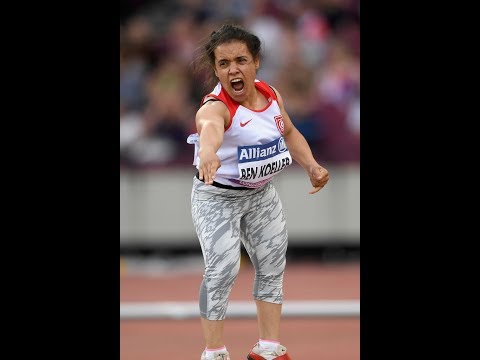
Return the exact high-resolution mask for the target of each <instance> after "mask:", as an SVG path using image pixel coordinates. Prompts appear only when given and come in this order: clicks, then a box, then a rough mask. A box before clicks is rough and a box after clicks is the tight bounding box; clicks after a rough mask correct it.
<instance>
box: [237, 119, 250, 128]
mask: <svg viewBox="0 0 480 360" xmlns="http://www.w3.org/2000/svg"><path fill="white" fill-rule="evenodd" d="M252 120H253V119H250V120H248V121H246V122H244V123H242V122H240V126H241V127H244V126H245V125H247V124H248V123H249V122H250V121H252Z"/></svg>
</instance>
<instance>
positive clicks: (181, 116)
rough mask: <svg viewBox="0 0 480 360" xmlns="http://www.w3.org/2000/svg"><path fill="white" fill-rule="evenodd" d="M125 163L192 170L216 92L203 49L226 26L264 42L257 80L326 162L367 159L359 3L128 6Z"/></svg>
mask: <svg viewBox="0 0 480 360" xmlns="http://www.w3.org/2000/svg"><path fill="white" fill-rule="evenodd" d="M120 15H121V16H120V162H121V166H123V167H136V168H145V167H159V166H160V167H161V166H175V165H182V166H185V165H191V163H192V160H193V148H192V145H189V144H187V143H186V138H187V136H188V135H189V134H190V133H193V132H195V131H196V130H195V112H196V111H197V109H198V106H199V104H200V100H201V98H202V97H203V95H205V94H206V93H207V92H208V90H210V89H206V88H205V87H204V86H203V81H202V80H203V79H201V78H200V77H199V76H196V75H194V72H193V69H192V61H193V60H194V56H195V55H196V52H197V49H198V47H199V46H200V45H201V43H202V42H203V41H205V39H206V38H207V37H208V36H209V35H210V33H211V32H212V31H213V30H214V29H215V28H216V27H218V26H219V25H220V24H222V23H224V22H225V21H229V22H235V23H237V24H241V25H243V26H244V27H245V28H246V29H248V30H251V31H252V32H254V33H255V34H256V35H257V36H258V37H259V38H260V40H261V41H262V46H263V51H262V53H261V64H260V69H259V71H258V74H257V78H258V79H261V80H264V81H266V82H268V83H270V84H271V85H273V86H274V87H276V88H277V89H278V90H279V91H280V93H281V94H282V97H283V99H284V102H285V107H286V110H287V112H288V114H289V115H290V117H291V119H292V121H293V123H294V124H295V126H296V127H297V128H298V130H299V131H300V132H301V133H302V134H303V135H304V136H305V138H306V139H307V141H308V142H309V144H310V146H311V148H312V151H313V152H314V154H315V156H316V158H317V160H318V161H319V162H320V163H325V162H327V163H330V164H332V163H334V164H340V163H346V162H359V161H360V1H359V0H308V1H307V0H178V1H169V0H168V1H167V0H160V1H159V0H157V1H147V0H124V1H121V13H120Z"/></svg>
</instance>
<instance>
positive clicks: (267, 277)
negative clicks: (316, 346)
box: [191, 177, 287, 320]
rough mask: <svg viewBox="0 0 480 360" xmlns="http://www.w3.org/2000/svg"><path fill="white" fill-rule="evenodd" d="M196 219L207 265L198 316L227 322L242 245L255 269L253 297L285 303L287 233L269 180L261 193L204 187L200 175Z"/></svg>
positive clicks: (195, 195)
mask: <svg viewBox="0 0 480 360" xmlns="http://www.w3.org/2000/svg"><path fill="white" fill-rule="evenodd" d="M191 201H192V219H193V224H194V227H195V230H196V232H197V236H198V239H199V241H200V245H201V248H202V253H203V258H204V261H205V273H204V275H203V280H202V283H201V286H200V292H199V307H200V315H201V316H202V317H203V318H205V319H208V320H223V319H224V318H225V313H226V311H227V305H228V298H229V295H230V292H231V290H232V288H233V284H234V282H235V279H236V277H237V275H238V271H239V269H240V255H241V249H240V246H241V245H240V242H242V243H243V245H244V247H245V249H246V251H247V253H248V255H249V257H250V260H251V261H252V264H253V266H254V268H255V279H254V283H253V292H252V293H253V298H254V299H255V300H262V301H266V302H271V303H275V304H281V303H282V301H283V272H284V270H285V263H286V258H285V254H286V251H287V229H286V221H285V216H284V213H283V209H282V203H281V201H280V198H279V196H278V194H277V191H276V190H275V188H274V186H273V185H272V184H271V182H269V183H267V184H266V185H264V186H262V187H261V188H258V189H252V190H232V189H223V188H219V187H215V186H212V185H205V184H204V183H203V182H202V181H200V180H198V179H197V178H196V177H194V179H193V188H192V194H191Z"/></svg>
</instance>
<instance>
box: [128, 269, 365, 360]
mask: <svg viewBox="0 0 480 360" xmlns="http://www.w3.org/2000/svg"><path fill="white" fill-rule="evenodd" d="M201 278H202V273H201V272H198V273H197V272H195V273H189V274H180V273H178V274H175V273H170V274H169V273H166V274H159V275H158V276H154V277H152V276H146V275H133V274H131V275H129V273H128V271H127V273H126V274H124V275H123V276H122V277H121V279H120V302H121V303H127V302H137V301H172V300H179V301H196V300H197V298H198V289H199V286H200V282H201ZM284 280H285V284H284V299H285V301H288V300H346V299H348V300H352V299H353V300H358V299H359V298H360V264H359V262H348V263H295V262H290V263H287V268H286V272H285V277H284ZM252 284H253V269H252V267H251V265H250V264H249V263H248V262H245V263H243V264H242V267H241V270H240V273H239V276H238V278H237V280H236V282H235V286H234V288H233V290H232V294H231V297H230V299H231V300H250V299H251V292H252V291H251V290H252ZM257 340H258V333H257V324H256V320H255V319H253V318H252V319H228V318H227V319H226V321H225V344H226V346H227V348H228V350H229V352H230V355H231V358H232V360H240V359H242V360H245V359H246V355H247V353H248V351H249V350H250V348H251V347H253V345H254V344H255V342H256V341H257ZM281 341H282V343H283V345H285V346H286V347H287V348H288V352H289V354H290V356H291V357H292V359H293V360H358V359H360V319H359V318H358V317H352V318H319V317H316V318H290V317H288V318H287V317H286V318H284V319H283V320H282V325H281ZM204 347H205V344H204V341H203V334H202V331H201V326H200V320H199V319H189V320H159V319H155V320H122V321H121V322H120V360H162V359H163V360H166V359H175V360H199V359H200V354H201V352H202V350H203V348H204Z"/></svg>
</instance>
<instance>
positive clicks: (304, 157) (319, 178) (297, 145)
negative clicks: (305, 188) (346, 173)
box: [274, 89, 329, 194]
mask: <svg viewBox="0 0 480 360" xmlns="http://www.w3.org/2000/svg"><path fill="white" fill-rule="evenodd" d="M274 90H275V92H276V94H277V98H278V104H279V106H280V111H281V113H282V117H283V123H284V129H285V130H284V133H283V137H284V139H285V142H286V143H287V147H288V150H289V151H290V154H291V155H292V158H293V159H294V160H295V161H296V162H298V163H299V164H300V165H301V166H302V167H303V168H304V169H305V171H306V172H307V174H308V177H309V178H310V182H311V183H312V186H313V189H312V190H311V191H309V194H315V193H316V192H318V191H319V190H320V189H322V188H323V187H324V186H325V185H326V184H327V182H328V180H329V175H328V170H327V169H325V168H324V167H323V166H321V165H320V164H318V162H317V161H316V160H315V158H314V157H313V154H312V150H311V149H310V146H309V145H308V143H307V140H305V137H304V136H303V135H302V134H301V133H300V131H298V129H297V128H296V127H295V125H293V123H292V120H291V119H290V117H289V116H288V114H287V112H286V111H285V107H284V105H283V99H282V97H281V95H280V93H279V92H278V90H277V89H274Z"/></svg>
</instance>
